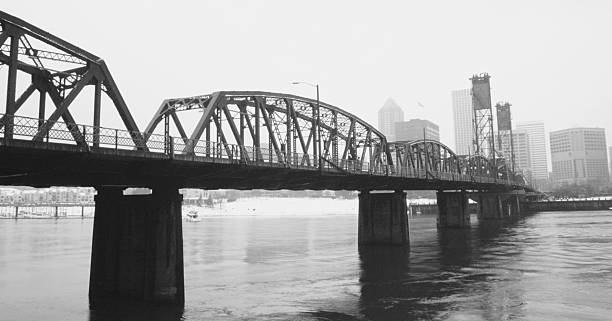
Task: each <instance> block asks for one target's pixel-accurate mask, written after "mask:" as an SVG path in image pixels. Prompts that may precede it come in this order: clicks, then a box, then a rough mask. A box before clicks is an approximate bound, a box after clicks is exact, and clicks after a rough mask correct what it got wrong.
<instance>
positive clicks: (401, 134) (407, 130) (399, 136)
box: [395, 119, 440, 141]
mask: <svg viewBox="0 0 612 321" xmlns="http://www.w3.org/2000/svg"><path fill="white" fill-rule="evenodd" d="M423 138H425V139H430V140H435V141H440V127H438V125H436V124H434V123H433V122H430V121H429V120H425V119H411V120H409V121H402V122H396V123H395V141H413V140H420V139H423Z"/></svg>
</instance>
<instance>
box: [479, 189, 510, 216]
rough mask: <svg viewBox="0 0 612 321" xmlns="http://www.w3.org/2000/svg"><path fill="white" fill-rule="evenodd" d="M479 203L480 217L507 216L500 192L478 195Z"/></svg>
mask: <svg viewBox="0 0 612 321" xmlns="http://www.w3.org/2000/svg"><path fill="white" fill-rule="evenodd" d="M478 205H479V208H480V212H479V213H478V219H481V220H482V219H484V220H487V219H503V218H504V217H505V214H504V212H507V209H504V206H503V203H502V198H501V195H499V194H486V195H479V196H478Z"/></svg>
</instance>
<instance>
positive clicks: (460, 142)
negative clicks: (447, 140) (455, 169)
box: [451, 88, 474, 155]
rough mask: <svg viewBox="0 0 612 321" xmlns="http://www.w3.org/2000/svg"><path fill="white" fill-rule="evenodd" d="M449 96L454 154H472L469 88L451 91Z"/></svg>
mask: <svg viewBox="0 0 612 321" xmlns="http://www.w3.org/2000/svg"><path fill="white" fill-rule="evenodd" d="M451 96H452V99H453V118H454V124H455V152H456V153H457V154H458V155H468V154H474V124H473V119H474V110H473V109H472V94H471V90H470V89H469V88H468V89H461V90H453V91H452V92H451Z"/></svg>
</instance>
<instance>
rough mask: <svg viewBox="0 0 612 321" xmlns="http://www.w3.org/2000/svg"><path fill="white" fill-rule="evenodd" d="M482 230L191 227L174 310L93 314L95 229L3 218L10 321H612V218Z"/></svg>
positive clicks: (126, 308)
mask: <svg viewBox="0 0 612 321" xmlns="http://www.w3.org/2000/svg"><path fill="white" fill-rule="evenodd" d="M330 214H333V213H330ZM472 221H473V224H472V228H471V229H463V230H461V229H457V230H440V231H438V230H437V229H436V228H435V217H433V216H420V217H416V218H413V219H411V221H410V224H411V225H410V230H411V235H410V238H411V244H410V246H409V247H385V246H371V247H359V248H358V247H357V245H356V241H357V240H356V234H357V233H356V231H357V218H356V215H318V216H302V217H283V216H268V217H252V216H250V217H249V216H244V217H211V218H204V219H203V220H202V221H201V222H197V223H188V222H185V223H184V249H185V250H184V254H185V274H186V275H185V282H186V286H185V291H186V303H185V307H184V309H183V308H180V309H177V308H170V307H151V306H141V305H133V304H128V303H121V304H118V303H117V302H112V303H110V302H106V303H97V304H96V305H95V306H92V307H91V308H90V307H89V306H88V302H87V284H88V278H89V258H90V253H89V252H90V249H91V231H92V221H91V220H82V221H81V220H57V221H56V220H36V221H27V220H21V221H15V220H0V298H2V300H0V311H2V313H0V320H42V319H44V320H90V321H101V320H513V319H517V320H525V319H528V320H584V319H590V320H606V319H609V315H610V313H612V309H611V307H612V299H610V298H612V263H611V262H612V233H611V232H610V231H612V213H611V212H610V211H602V212H567V213H541V214H537V215H534V216H531V217H525V218H522V219H519V220H517V221H515V222H502V223H500V222H494V221H493V222H489V221H487V222H476V218H475V217H473V218H472Z"/></svg>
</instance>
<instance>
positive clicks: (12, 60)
mask: <svg viewBox="0 0 612 321" xmlns="http://www.w3.org/2000/svg"><path fill="white" fill-rule="evenodd" d="M4 32H9V31H7V30H5V31H4ZM20 36H21V35H19V34H17V32H12V34H11V52H10V56H9V69H8V82H7V84H6V117H5V119H6V124H5V126H4V138H6V139H12V138H13V124H14V122H15V120H14V115H15V90H16V89H17V62H18V59H17V58H18V56H17V55H18V51H17V50H18V49H19V38H20Z"/></svg>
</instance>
